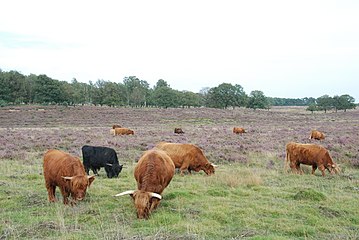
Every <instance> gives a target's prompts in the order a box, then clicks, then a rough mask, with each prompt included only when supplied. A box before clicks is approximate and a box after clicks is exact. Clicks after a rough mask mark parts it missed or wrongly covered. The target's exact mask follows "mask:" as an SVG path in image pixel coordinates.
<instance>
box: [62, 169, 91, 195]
mask: <svg viewBox="0 0 359 240" xmlns="http://www.w3.org/2000/svg"><path fill="white" fill-rule="evenodd" d="M62 178H63V179H64V180H65V181H66V182H68V183H69V186H70V191H71V197H72V198H73V199H74V200H75V201H81V200H83V199H84V198H85V195H86V190H87V187H89V186H90V185H91V183H92V182H93V181H94V180H95V176H87V175H86V176H83V175H82V176H81V175H80V176H73V177H62Z"/></svg>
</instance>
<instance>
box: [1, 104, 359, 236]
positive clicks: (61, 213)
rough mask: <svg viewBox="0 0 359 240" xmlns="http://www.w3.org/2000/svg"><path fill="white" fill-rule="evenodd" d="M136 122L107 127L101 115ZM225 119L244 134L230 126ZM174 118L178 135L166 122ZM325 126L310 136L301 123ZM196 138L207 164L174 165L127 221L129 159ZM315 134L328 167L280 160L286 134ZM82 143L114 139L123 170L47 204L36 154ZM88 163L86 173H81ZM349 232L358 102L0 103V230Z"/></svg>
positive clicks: (77, 149)
mask: <svg viewBox="0 0 359 240" xmlns="http://www.w3.org/2000/svg"><path fill="white" fill-rule="evenodd" d="M115 123H116V124H121V125H123V126H125V127H129V128H131V129H133V130H134V131H135V135H133V136H131V135H130V136H112V135H110V128H111V126H112V124H115ZM234 126H238V127H244V128H245V129H246V130H247V131H248V133H246V134H243V135H234V134H232V128H233V127H234ZM175 127H181V128H182V129H183V130H184V131H185V134H183V135H176V134H174V133H173V129H174V128H175ZM312 129H317V130H320V131H323V132H324V133H325V134H326V139H325V140H324V141H322V142H319V141H315V140H309V139H308V137H309V133H310V130H312ZM160 141H170V142H181V143H184V142H188V143H193V144H196V145H198V146H199V147H201V148H202V149H203V151H204V153H205V155H206V156H207V157H208V159H209V161H211V162H213V163H215V164H217V165H219V167H218V169H217V170H216V174H215V175H213V176H206V175H205V174H204V173H203V172H200V173H193V174H192V175H186V176H184V177H181V176H180V175H179V174H176V175H175V176H174V179H173V180H172V182H171V183H170V185H169V186H168V187H167V188H166V189H165V191H164V193H163V200H162V201H161V204H160V206H159V208H158V209H157V210H156V211H155V212H153V213H152V215H151V217H150V219H149V220H138V219H137V218H136V212H135V209H134V206H133V203H132V201H131V198H130V197H129V196H123V197H118V198H115V197H113V195H114V194H117V193H119V192H121V191H125V190H130V189H135V187H136V183H135V180H134V177H133V168H134V166H135V164H136V161H137V160H138V159H139V157H140V156H141V154H142V153H143V152H144V151H145V150H148V149H151V148H152V147H153V146H154V145H155V144H156V143H157V142H160ZM289 141H296V142H301V143H310V142H314V143H318V144H321V145H323V146H324V147H326V148H327V149H328V150H329V152H330V154H331V156H332V157H333V160H334V161H335V162H337V163H339V164H340V165H341V168H342V173H341V174H339V175H330V174H327V175H326V176H325V177H322V176H321V173H320V171H319V170H317V172H316V174H315V176H313V175H311V174H310V168H308V167H305V166H304V167H302V169H303V170H304V172H305V174H303V175H295V174H291V173H287V172H285V171H284V169H283V166H284V158H285V144H286V143H287V142H289ZM85 144H88V145H96V146H107V147H111V148H114V149H115V150H116V152H117V154H118V157H119V161H120V163H123V164H124V169H123V171H122V172H121V173H120V175H119V178H117V179H107V178H106V174H105V172H104V169H101V171H100V176H98V177H97V178H96V180H95V181H94V182H93V184H92V186H91V187H90V189H89V190H88V195H87V198H86V199H85V201H83V202H80V203H78V204H77V205H76V206H74V207H70V206H64V205H63V204H62V197H61V196H60V193H59V190H58V189H57V192H56V193H57V197H58V198H59V199H60V201H59V202H57V203H53V204H50V203H49V202H48V201H47V191H46V188H45V185H44V179H43V175H42V156H43V154H44V152H45V151H46V150H48V149H50V148H56V149H61V150H64V151H67V152H70V153H71V154H73V155H76V156H78V157H80V158H81V157H82V156H81V147H82V146H83V145H85ZM90 173H92V172H90ZM19 238H29V239H40V238H41V239H242V238H248V239H359V110H358V109H356V110H352V111H348V112H338V113H332V112H329V113H327V114H324V113H315V114H311V113H310V112H306V111H305V110H304V108H298V107H294V108H273V109H271V110H270V111H258V110H257V111H253V110H248V109H235V110H220V109H207V108H198V109H151V108H146V109H132V108H108V107H93V106H91V107H90V106H78V107H55V106H21V107H12V108H10V107H7V108H1V109H0V239H19Z"/></svg>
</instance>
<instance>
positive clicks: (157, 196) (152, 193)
mask: <svg viewBox="0 0 359 240" xmlns="http://www.w3.org/2000/svg"><path fill="white" fill-rule="evenodd" d="M150 196H151V197H155V198H158V199H160V200H161V199H162V196H161V195H159V194H158V193H154V192H150Z"/></svg>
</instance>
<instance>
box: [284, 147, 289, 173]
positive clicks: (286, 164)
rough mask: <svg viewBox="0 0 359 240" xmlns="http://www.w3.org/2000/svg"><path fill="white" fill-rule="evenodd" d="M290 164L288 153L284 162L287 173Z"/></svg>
mask: <svg viewBox="0 0 359 240" xmlns="http://www.w3.org/2000/svg"><path fill="white" fill-rule="evenodd" d="M289 162H290V156H289V153H288V151H287V152H286V156H285V162H284V171H285V172H287V171H288V167H289Z"/></svg>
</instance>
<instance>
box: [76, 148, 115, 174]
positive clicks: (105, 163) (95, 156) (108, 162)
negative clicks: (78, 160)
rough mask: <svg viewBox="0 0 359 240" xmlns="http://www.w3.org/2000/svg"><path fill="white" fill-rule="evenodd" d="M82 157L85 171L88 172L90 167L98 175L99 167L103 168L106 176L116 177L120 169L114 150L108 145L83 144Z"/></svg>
mask: <svg viewBox="0 0 359 240" xmlns="http://www.w3.org/2000/svg"><path fill="white" fill-rule="evenodd" d="M82 157H83V164H84V167H85V171H86V173H87V174H89V171H90V169H91V170H92V171H93V173H94V174H96V175H98V172H97V171H98V170H100V168H101V167H104V168H105V171H106V174H107V177H108V178H113V177H118V174H120V172H121V170H122V165H120V164H119V163H118V159H117V154H116V152H115V150H113V149H112V148H108V147H94V146H87V145H85V146H83V147H82Z"/></svg>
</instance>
